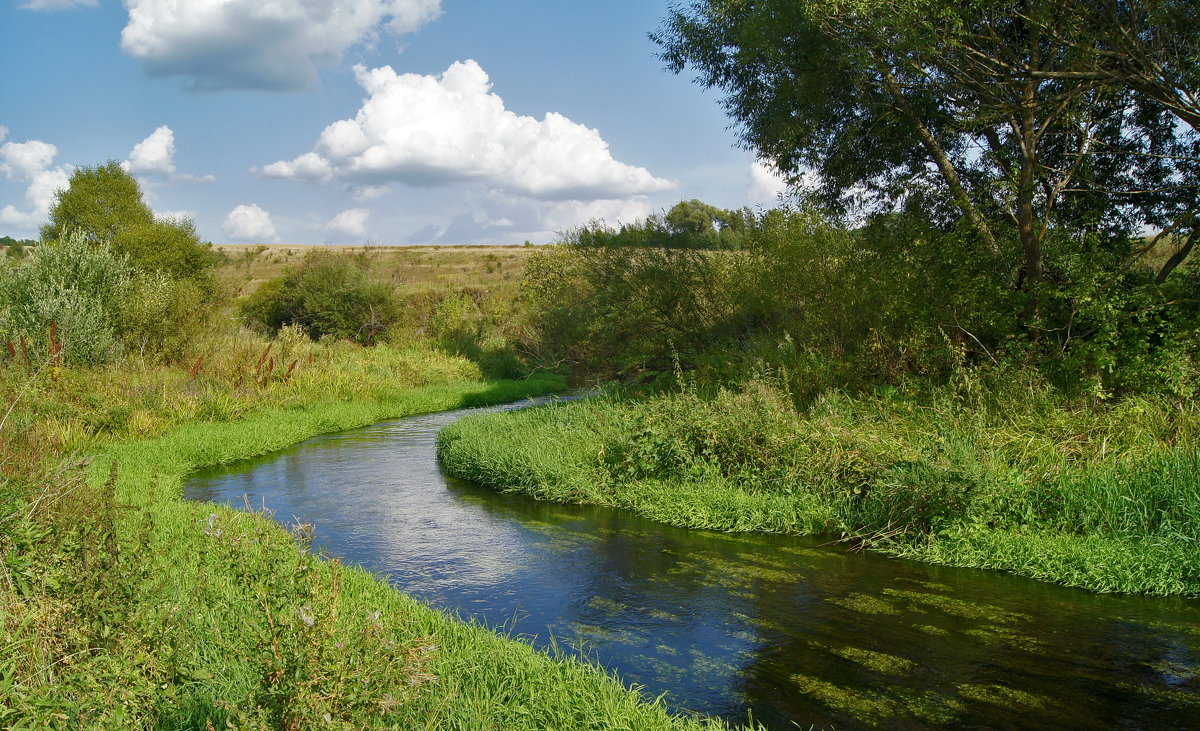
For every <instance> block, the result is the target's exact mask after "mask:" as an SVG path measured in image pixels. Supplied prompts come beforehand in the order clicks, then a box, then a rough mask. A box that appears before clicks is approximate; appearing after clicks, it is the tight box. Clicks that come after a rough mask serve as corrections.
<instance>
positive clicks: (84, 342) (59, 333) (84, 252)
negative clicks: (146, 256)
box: [0, 233, 131, 365]
mask: <svg viewBox="0 0 1200 731" xmlns="http://www.w3.org/2000/svg"><path fill="white" fill-rule="evenodd" d="M130 280H131V271H130V267H129V263H128V261H127V260H126V258H125V257H123V256H118V255H116V254H114V253H113V252H112V251H111V250H110V249H109V248H108V247H107V246H104V245H93V244H91V243H89V242H88V241H87V239H86V238H85V237H84V236H83V235H82V234H80V233H74V234H70V235H68V236H66V237H65V238H63V239H61V240H59V241H53V242H46V243H43V244H42V245H40V246H38V247H36V249H35V253H34V255H33V257H31V258H30V259H29V260H28V261H27V262H23V263H21V264H19V265H16V266H11V267H8V268H5V269H3V270H0V337H3V338H4V339H6V340H8V341H10V342H16V341H19V340H21V339H22V338H24V340H25V341H26V343H28V344H29V347H31V348H32V349H33V352H35V353H45V354H47V356H48V355H49V354H50V350H51V330H52V328H53V329H54V330H55V331H56V332H55V333H54V336H55V339H56V340H57V341H58V342H61V343H62V344H63V346H64V349H63V355H62V358H63V360H65V361H66V362H67V363H71V364H76V365H92V364H98V363H104V362H106V361H109V360H111V359H112V358H113V357H115V356H116V354H117V353H118V351H119V348H118V328H119V312H120V309H121V303H122V300H123V298H124V297H125V295H126V294H127V292H128V291H129V286H130Z"/></svg>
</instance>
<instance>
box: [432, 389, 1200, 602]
mask: <svg viewBox="0 0 1200 731" xmlns="http://www.w3.org/2000/svg"><path fill="white" fill-rule="evenodd" d="M1197 437H1200V411H1198V410H1197V409H1196V407H1195V405H1194V404H1184V403H1178V402H1173V401H1171V400H1169V399H1165V398H1163V399H1158V398H1151V397H1136V398H1130V399H1126V400H1124V401H1120V402H1118V403H1115V404H1110V405H1107V406H1098V405H1096V404H1078V403H1074V404H1073V403H1072V402H1070V401H1068V400H1067V399H1066V398H1065V397H1063V396H1062V394H1060V393H1059V392H1057V391H1056V390H1055V389H1053V388H1052V387H1050V386H1047V385H1046V384H1045V383H1044V382H1042V381H1041V380H1040V379H1039V378H1038V377H1037V376H1035V375H1031V374H1029V373H1025V372H1012V371H1006V372H1003V373H983V372H979V371H976V372H970V373H965V374H963V376H962V377H960V378H959V379H958V380H957V381H956V382H955V383H952V384H950V385H948V386H942V387H935V386H928V385H908V386H902V387H899V388H889V389H884V390H880V391H877V392H874V393H865V394H858V395H855V396H850V395H847V394H844V393H841V392H837V391H826V392H824V393H823V394H822V395H820V396H819V397H817V398H816V399H815V400H813V401H811V402H810V403H808V404H807V405H805V406H804V407H800V408H798V407H796V406H795V405H794V404H793V402H792V401H791V400H790V398H788V396H787V394H786V393H785V392H783V391H781V390H780V389H778V388H776V387H774V386H773V385H771V384H770V382H769V380H763V379H758V380H752V381H751V382H749V383H748V384H745V385H744V386H743V387H742V388H740V389H738V390H728V389H716V390H712V391H710V392H707V393H701V392H698V390H697V389H696V388H694V387H687V386H685V387H684V388H682V389H681V390H679V391H677V392H672V393H667V394H659V395H657V396H652V397H646V398H626V397H621V396H610V397H604V398H599V399H595V400H592V401H590V402H586V403H571V404H565V405H561V406H548V407H542V408H539V409H533V410H528V411H524V412H520V413H512V414H495V415H483V416H476V417H471V418H469V419H465V420H462V421H460V422H458V423H455V424H453V425H451V426H449V427H447V428H446V429H445V430H444V431H443V432H442V435H441V437H440V439H439V455H440V457H441V459H442V461H443V464H444V465H445V466H446V468H447V469H448V470H449V471H450V472H451V473H453V474H455V475H457V476H459V477H463V478H465V479H469V480H473V481H476V482H480V483H482V484H486V485H490V486H493V487H497V488H500V489H508V490H520V491H523V492H527V493H529V494H532V495H534V496H537V497H540V498H544V499H551V500H560V501H574V502H595V503H602V504H608V505H616V506H621V507H626V508H631V509H633V510H636V511H638V512H640V513H643V514H645V515H648V516H650V517H653V518H655V519H658V520H662V521H664V522H668V523H672V524H675V525H681V526H688V527H698V528H712V529H718V530H731V531H732V530H760V531H772V532H784V533H798V534H810V535H835V536H841V537H844V538H847V539H850V540H854V541H857V542H861V543H864V544H866V545H868V546H870V547H873V548H877V549H880V550H884V551H888V552H891V553H893V554H896V555H903V556H908V557H913V558H918V559H922V560H927V561H934V562H938V563H944V564H950V565H960V566H975V567H986V568H997V569H1003V570H1007V571H1012V572H1015V573H1019V574H1023V575H1027V576H1032V577H1036V578H1039V579H1046V580H1052V581H1058V582H1061V583H1064V584H1070V585H1074V586H1082V587H1087V588H1091V589H1094V590H1098V591H1129V592H1144V593H1153V594H1183V595H1200V550H1197V546H1198V545H1200V440H1198V439H1197Z"/></svg>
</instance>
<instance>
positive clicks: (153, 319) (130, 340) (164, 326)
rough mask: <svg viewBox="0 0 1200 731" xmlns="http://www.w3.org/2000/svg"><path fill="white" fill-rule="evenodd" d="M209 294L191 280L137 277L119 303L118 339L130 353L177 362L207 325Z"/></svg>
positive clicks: (155, 275) (162, 274)
mask: <svg viewBox="0 0 1200 731" xmlns="http://www.w3.org/2000/svg"><path fill="white" fill-rule="evenodd" d="M209 296H210V294H209V292H208V291H207V289H206V287H205V285H204V284H202V283H197V282H196V281H195V280H192V279H173V278H171V277H170V276H169V275H168V274H166V273H165V272H162V271H156V272H152V273H150V274H139V275H137V276H135V277H134V278H133V280H132V281H131V283H130V287H129V292H128V294H127V296H126V297H125V299H124V301H123V302H122V303H121V309H120V313H119V316H120V327H121V334H122V338H123V340H124V342H125V344H126V346H127V347H128V348H129V350H130V351H131V352H135V353H138V354H141V355H145V354H147V353H149V354H155V355H162V356H164V357H166V358H169V359H178V358H180V357H183V356H184V355H186V354H187V349H188V346H189V345H190V344H191V343H193V342H194V341H195V340H197V339H198V338H199V337H200V336H201V335H202V334H203V333H204V332H205V330H206V328H207V326H208V324H209V322H210V321H211V319H212V318H211V308H209V307H208V306H207V304H208V299H209Z"/></svg>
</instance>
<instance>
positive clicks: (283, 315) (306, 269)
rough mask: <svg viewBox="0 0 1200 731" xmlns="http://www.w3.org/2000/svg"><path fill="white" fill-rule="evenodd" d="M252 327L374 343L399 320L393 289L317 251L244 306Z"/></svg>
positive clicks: (345, 260)
mask: <svg viewBox="0 0 1200 731" xmlns="http://www.w3.org/2000/svg"><path fill="white" fill-rule="evenodd" d="M241 313H242V317H243V318H245V319H246V321H247V322H249V323H251V324H253V325H254V326H256V327H259V328H262V329H264V330H266V331H268V332H272V333H275V332H278V331H279V329H280V328H281V327H283V326H285V325H296V326H299V327H301V328H303V329H304V330H305V332H307V333H308V336H309V337H310V338H312V339H313V340H319V339H321V338H323V337H329V338H345V339H348V340H353V341H355V342H358V343H363V344H371V343H374V342H375V341H376V340H377V339H378V338H379V337H380V336H381V335H382V334H384V333H385V332H386V331H387V329H388V328H389V327H390V326H391V325H392V323H394V322H395V321H396V319H397V317H398V316H399V310H398V304H397V302H396V299H395V297H394V295H393V292H392V289H391V288H390V287H388V286H387V285H385V284H383V283H381V282H377V281H375V280H373V279H372V278H371V276H370V275H369V274H368V273H367V272H366V270H365V269H364V268H363V267H361V266H359V265H358V264H357V263H356V262H354V261H351V260H350V259H348V258H346V257H340V256H338V255H336V254H334V253H332V252H327V251H314V252H312V253H310V254H308V255H307V256H306V257H305V258H304V260H303V261H302V262H300V263H299V264H297V265H295V266H290V267H288V268H287V269H286V270H285V272H284V274H283V276H281V277H279V278H277V279H273V280H270V281H268V282H264V283H263V284H262V286H260V287H259V289H258V291H256V292H255V293H254V294H253V295H251V296H250V297H249V298H248V299H247V300H246V301H245V302H243V303H242V305H241Z"/></svg>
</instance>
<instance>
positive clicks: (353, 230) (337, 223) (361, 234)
mask: <svg viewBox="0 0 1200 731" xmlns="http://www.w3.org/2000/svg"><path fill="white" fill-rule="evenodd" d="M370 215H371V212H370V211H368V210H367V209H366V208H350V209H347V210H345V211H342V212H341V213H339V214H337V215H336V216H334V217H333V220H332V221H330V222H329V223H328V224H326V226H325V228H327V229H328V230H329V231H330V232H331V233H335V234H343V235H346V236H350V237H354V238H360V239H361V238H366V235H367V218H368V217H369V216H370Z"/></svg>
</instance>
